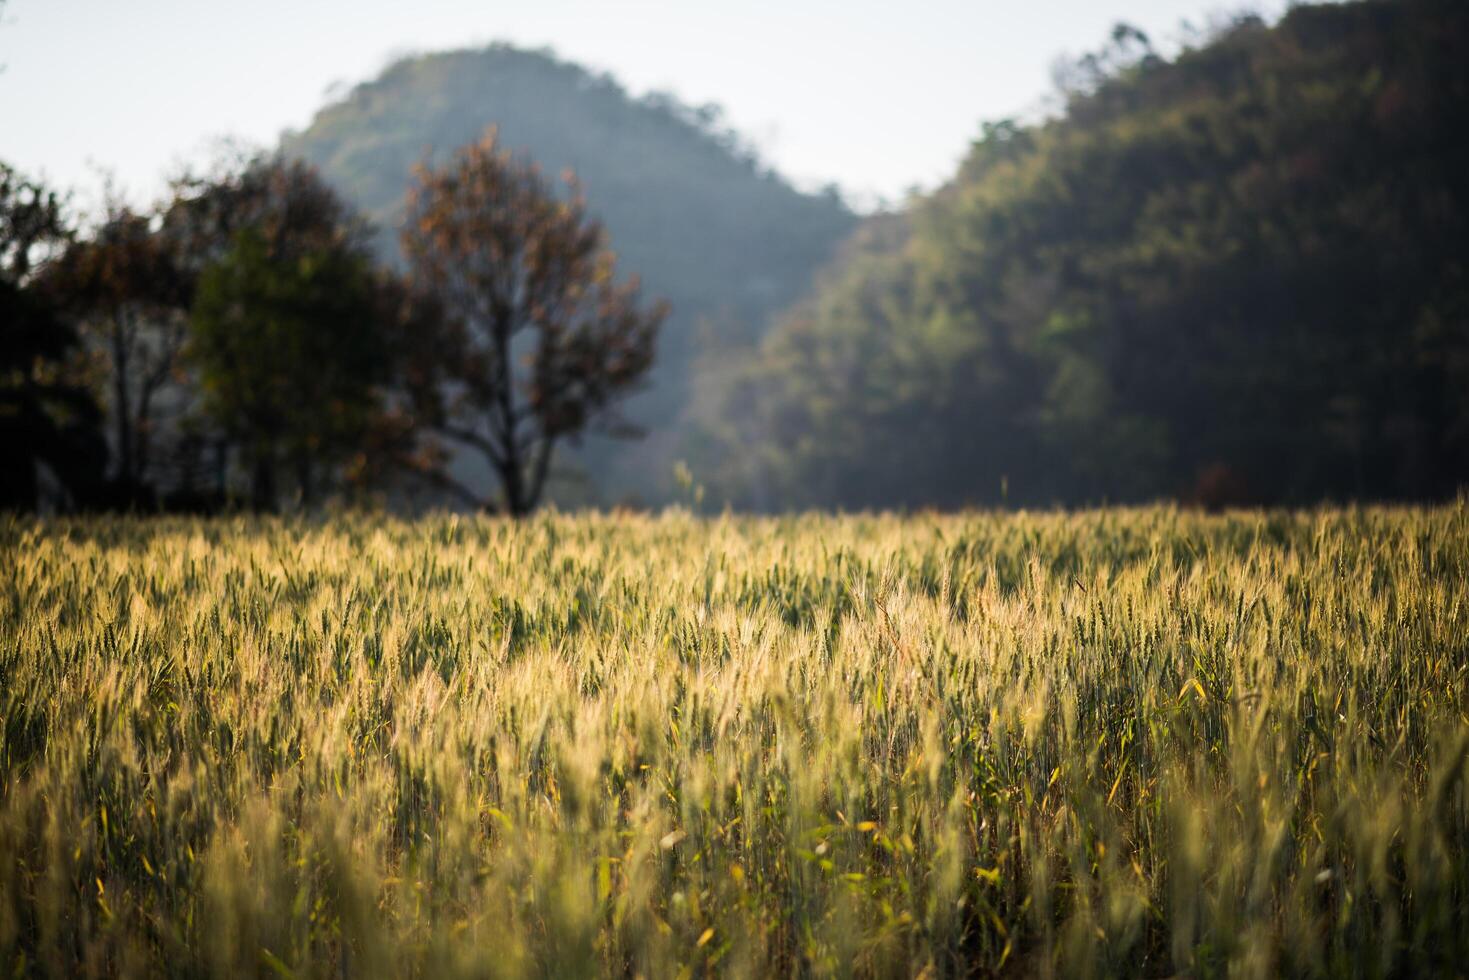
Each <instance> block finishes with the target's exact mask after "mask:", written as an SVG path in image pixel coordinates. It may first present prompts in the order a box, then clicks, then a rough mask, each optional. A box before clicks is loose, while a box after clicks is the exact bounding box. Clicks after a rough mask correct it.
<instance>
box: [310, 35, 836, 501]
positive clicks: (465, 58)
mask: <svg viewBox="0 0 1469 980" xmlns="http://www.w3.org/2000/svg"><path fill="white" fill-rule="evenodd" d="M491 124H493V125H495V126H496V127H497V132H498V133H499V137H500V142H501V144H502V145H504V146H506V147H510V148H513V149H514V150H515V151H516V152H523V153H525V154H526V155H527V156H528V157H530V158H531V159H534V160H535V161H536V162H538V163H539V164H540V165H541V166H542V168H543V171H544V172H545V173H546V174H548V175H552V176H554V175H556V174H559V173H561V172H562V170H563V169H565V168H570V169H571V170H572V171H574V172H575V173H576V175H577V178H578V180H579V182H580V185H581V187H582V189H583V191H584V193H585V197H586V201H587V208H588V211H589V213H591V214H593V215H594V216H595V217H596V218H597V219H598V220H599V221H600V222H601V223H602V225H603V227H604V229H605V230H606V233H607V235H608V238H609V239H610V240H611V241H612V242H614V243H616V248H617V255H618V261H619V264H620V265H621V266H622V267H623V268H627V269H635V270H637V272H638V273H639V275H640V277H641V279H642V282H643V287H644V289H645V290H646V291H647V292H648V294H649V295H656V296H661V297H664V298H666V299H667V300H668V301H669V303H670V313H669V316H668V318H667V319H666V320H665V321H664V323H663V325H662V328H661V329H660V331H659V339H658V357H657V361H656V362H655V363H654V365H653V367H652V368H651V369H650V370H649V371H648V373H647V374H646V375H645V378H644V382H645V383H644V384H643V385H642V386H641V387H640V390H639V391H638V392H637V393H636V394H635V395H633V396H631V397H629V398H628V399H627V400H626V401H624V402H623V403H622V405H621V407H620V411H621V413H622V414H623V415H624V416H625V417H626V418H627V419H628V420H629V421H630V422H632V423H633V424H635V425H637V426H638V427H639V428H641V429H642V430H644V432H645V433H646V435H645V438H643V439H642V440H640V441H639V442H637V443H636V444H627V443H625V442H623V441H621V440H616V439H611V438H603V437H602V436H600V435H599V434H597V433H596V432H588V433H587V435H586V437H585V438H584V439H583V440H582V444H581V445H580V446H578V447H576V448H571V447H569V446H563V447H561V448H559V449H558V450H557V456H556V467H555V469H556V473H555V475H554V476H553V477H552V484H551V487H550V488H549V489H548V491H547V495H548V496H556V497H557V498H558V499H562V500H594V499H601V500H603V501H606V502H611V501H614V500H619V499H624V498H627V497H636V498H639V499H642V500H646V501H657V500H660V499H661V500H667V499H670V497H671V495H672V494H673V492H674V490H675V489H676V488H675V486H674V484H673V481H672V479H671V473H672V468H673V463H674V461H675V459H676V458H677V454H676V445H677V440H676V435H677V433H679V432H681V431H683V430H684V428H685V427H686V425H685V420H684V409H685V407H686V406H687V405H688V403H689V399H690V396H691V394H692V393H693V392H694V391H695V390H697V389H698V388H699V387H700V386H701V385H703V384H704V383H705V379H704V378H703V377H701V376H700V369H701V367H705V366H713V365H717V364H719V363H721V362H723V361H726V360H728V358H729V356H730V353H731V352H732V351H741V350H743V349H745V348H746V347H748V346H750V345H752V344H754V343H756V342H757V341H758V340H759V338H760V337H761V336H763V335H764V334H765V332H766V330H767V329H768V327H769V324H770V321H771V319H772V317H773V316H774V315H775V314H777V313H778V312H780V311H782V310H784V309H785V308H786V307H788V306H789V305H790V304H791V303H793V302H794V301H795V300H797V299H798V298H800V296H801V295H802V294H803V293H804V292H805V291H806V289H807V288H808V286H809V284H810V282H811V277H812V274H813V273H814V271H815V270H816V269H817V268H818V267H819V266H820V265H821V264H823V263H825V262H826V261H827V260H828V259H829V257H830V256H831V253H832V251H833V250H834V249H835V247H836V246H837V244H838V243H839V242H840V241H841V239H842V238H843V237H844V236H845V235H846V234H847V233H849V232H850V231H851V229H852V228H853V226H854V225H855V220H856V219H855V217H854V216H853V215H852V213H851V211H850V210H848V208H847V207H846V206H845V205H844V204H843V203H842V200H841V198H840V197H839V196H838V195H836V194H835V193H834V192H830V191H827V192H815V193H807V192H803V191H800V190H798V189H796V188H794V187H792V186H791V185H790V183H789V182H788V181H786V180H785V179H783V178H782V177H781V176H780V175H779V174H776V173H774V172H772V171H771V170H769V169H768V168H767V167H765V166H764V165H763V164H762V163H761V161H760V160H759V159H758V157H757V156H756V154H755V153H754V152H753V151H752V150H751V149H750V147H749V146H748V145H747V144H746V143H745V142H744V141H743V140H741V138H740V137H739V136H738V135H737V134H735V133H733V132H732V131H730V130H729V129H728V128H727V126H726V125H725V124H724V123H723V122H722V120H721V117H720V113H719V111H718V109H717V108H716V107H712V106H704V107H694V106H688V105H684V104H682V103H680V102H679V101H678V100H676V99H674V98H672V97H670V96H667V95H660V94H656V93H655V94H651V95H647V96H644V97H635V96H633V95H632V94H630V93H629V92H627V91H626V90H625V89H624V88H622V87H621V86H620V85H619V84H618V83H617V82H616V80H614V79H612V78H610V77H608V76H605V75H600V74H597V73H595V72H591V71H588V70H587V69H585V68H582V67H580V66H578V65H575V64H572V63H569V62H566V61H563V60H560V59H558V58H557V57H555V56H554V55H553V54H552V53H550V52H548V51H528V50H521V49H517V48H514V47H511V46H508V45H504V44H495V45H491V46H488V47H485V48H479V49H473V50H461V51H449V52H442V53H435V54H427V55H421V56H413V57H408V58H404V59H402V60H399V61H397V62H395V63H393V64H392V65H390V66H388V67H387V68H385V69H384V70H383V72H382V73H381V75H380V76H379V77H377V78H374V79H372V80H370V81H366V82H364V83H362V84H361V85H358V86H355V87H354V88H352V89H351V90H349V91H347V92H344V93H343V94H342V95H341V96H340V98H337V99H335V100H333V101H332V102H331V103H330V104H329V105H327V106H325V107H323V108H322V110H321V111H320V112H319V113H317V115H316V117H315V118H314V119H313V120H312V121H311V123H310V125H309V126H308V127H307V128H305V129H304V130H302V131H300V132H297V133H291V134H287V135H286V136H285V137H283V139H282V142H281V146H282V149H283V150H284V151H285V152H287V153H290V154H292V155H295V156H299V157H301V158H303V159H306V160H309V161H311V162H312V163H314V164H316V165H317V166H319V167H320V168H321V173H322V174H323V176H324V177H325V178H326V179H327V180H329V181H330V182H331V183H332V185H333V186H334V187H336V188H337V189H338V190H339V191H341V193H342V194H343V195H345V196H346V198H347V199H348V200H349V201H351V202H352V203H353V204H354V205H355V206H356V207H357V208H359V209H360V210H361V211H362V212H363V213H364V214H365V215H366V216H367V217H368V218H369V219H370V220H372V222H373V223H374V224H375V225H376V227H377V228H378V229H379V232H378V235H377V238H376V244H377V248H378V253H379V255H380V256H381V257H382V258H383V259H385V260H389V261H392V262H394V263H401V261H402V254H401V250H400V249H399V247H398V240H397V237H396V230H397V229H398V228H400V227H401V225H402V221H403V204H404V193H403V192H404V187H405V183H406V181H407V179H408V174H409V171H410V169H411V167H412V166H413V164H414V163H415V162H416V161H418V160H419V159H420V158H421V157H422V155H423V153H424V148H425V147H432V148H434V157H433V159H434V161H435V162H438V163H443V162H445V161H446V160H447V158H448V155H449V153H450V151H451V150H452V149H453V148H455V147H459V146H462V145H464V144H466V143H471V142H474V141H476V140H478V139H479V137H480V135H481V134H482V133H483V132H484V130H485V127H486V126H488V125H491ZM455 448H457V447H455ZM475 455H476V454H465V453H462V452H457V453H455V456H456V460H455V466H454V469H455V472H456V474H457V475H458V476H459V477H460V478H461V480H462V481H463V482H466V483H469V484H470V485H471V486H472V489H473V491H474V493H475V494H476V495H477V496H480V497H484V496H486V495H488V494H489V492H490V487H491V484H492V482H493V474H491V473H488V472H481V469H482V468H481V467H479V466H477V465H476V464H477V462H478V461H477V460H476V459H474V456H475ZM572 473H576V474H578V475H580V476H582V477H583V479H582V481H581V483H580V485H572V484H571V483H570V481H569V480H567V479H566V477H567V476H569V475H571V474H572ZM586 486H589V487H595V492H592V491H587V490H583V489H581V487H586Z"/></svg>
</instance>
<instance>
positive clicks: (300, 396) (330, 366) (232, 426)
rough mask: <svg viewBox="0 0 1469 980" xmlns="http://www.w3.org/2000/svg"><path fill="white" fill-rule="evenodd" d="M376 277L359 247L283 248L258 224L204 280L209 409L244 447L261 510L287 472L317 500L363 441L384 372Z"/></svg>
mask: <svg viewBox="0 0 1469 980" xmlns="http://www.w3.org/2000/svg"><path fill="white" fill-rule="evenodd" d="M372 284H373V280H372V275H371V266H370V263H369V261H368V259H367V257H366V255H365V254H364V253H362V252H361V251H360V250H357V249H353V248H350V247H346V246H345V245H339V246H337V247H329V248H322V249H319V250H307V251H304V252H297V251H296V250H294V249H293V250H292V254H287V255H282V254H280V253H279V252H275V251H272V249H271V247H270V242H269V240H268V239H267V237H266V235H265V234H264V233H262V232H261V231H259V230H256V229H254V228H246V229H243V230H241V231H239V232H238V233H236V235H235V241H234V244H233V245H232V246H231V248H230V249H229V251H227V252H226V253H225V254H224V255H223V256H221V257H220V259H219V260H218V261H216V262H215V263H213V264H211V265H210V266H209V267H208V268H206V269H205V270H204V273H203V275H202V276H201V277H200V281H199V287H198V298H197V299H196V301H195V304H194V314H193V346H192V351H191V356H192V358H193V361H194V363H195V364H196V365H197V367H198V370H199V378H200V383H201V386H202V389H203V407H204V411H205V412H206V413H207V415H208V417H209V418H210V419H211V420H212V421H213V422H214V423H215V424H216V425H217V426H218V427H219V428H220V429H221V430H222V431H223V432H224V433H225V434H226V435H227V436H228V438H229V439H230V441H231V442H232V443H233V444H234V445H235V446H237V447H238V448H239V450H240V451H241V452H242V454H243V457H244V462H245V466H246V469H247V470H248V472H249V473H250V496H251V501H252V503H253V505H254V506H255V507H256V508H259V509H271V508H274V507H275V506H277V504H278V502H279V499H280V494H281V490H282V486H281V479H280V472H281V470H282V469H283V468H284V469H286V470H287V471H288V472H289V473H290V474H291V476H292V477H293V478H294V482H295V488H296V491H297V493H298V494H299V495H300V497H301V499H302V501H303V503H309V502H311V500H312V499H313V498H314V496H315V494H316V492H317V491H318V489H319V488H320V485H321V483H322V481H323V480H324V479H326V478H327V477H328V476H329V475H330V474H331V473H332V468H333V467H334V466H335V465H338V464H340V463H341V462H342V461H343V460H344V459H346V458H349V457H350V456H351V455H352V454H353V453H354V452H355V451H356V449H357V448H358V446H359V445H360V443H361V441H362V440H363V439H364V438H365V435H366V432H367V431H368V429H369V427H370V424H371V420H372V417H373V415H374V413H375V410H376V408H377V405H378V392H377V385H378V384H379V383H380V382H381V381H382V380H383V379H384V376H385V372H386V368H385V364H384V358H385V350H384V345H383V343H382V338H381V336H380V334H379V330H378V324H377V321H376V320H375V318H374V315H373V314H374V305H373V293H372Z"/></svg>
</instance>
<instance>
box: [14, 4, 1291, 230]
mask: <svg viewBox="0 0 1469 980" xmlns="http://www.w3.org/2000/svg"><path fill="white" fill-rule="evenodd" d="M1249 6H1250V8H1251V9H1254V10H1256V11H1258V12H1260V13H1263V14H1265V15H1266V16H1271V17H1273V16H1274V15H1276V14H1278V13H1279V12H1280V11H1281V10H1282V9H1283V7H1284V6H1285V0H1259V2H1256V3H1252V4H1249ZM1243 7H1244V4H1240V3H1228V2H1223V3H1221V2H1219V0H967V2H966V0H909V2H905V3H899V2H891V0H887V2H878V0H844V2H828V0H725V2H720V3H711V2H706V0H617V2H611V0H529V2H513V3H512V2H507V0H249V2H241V0H9V2H7V3H4V6H3V8H0V66H3V70H0V160H5V161H6V162H9V163H11V164H12V165H15V166H17V167H19V168H21V169H22V170H24V171H25V172H27V173H29V174H31V175H34V176H41V177H44V178H45V179H47V180H48V181H50V182H51V183H54V184H57V185H59V186H61V187H65V188H71V189H74V190H75V191H77V192H78V200H79V201H80V202H85V201H86V200H87V199H89V198H90V197H91V196H92V195H93V194H95V189H96V188H97V187H98V186H99V185H100V178H99V168H100V169H106V170H109V171H111V172H113V173H114V174H115V175H116V177H117V179H118V181H119V183H120V185H121V187H122V188H123V190H124V191H126V192H128V193H129V195H130V196H132V197H134V198H135V199H146V198H148V197H150V196H152V195H153V194H155V193H157V191H158V190H159V189H160V188H161V186H162V178H163V176H164V174H165V173H166V172H168V171H169V170H170V169H171V168H174V167H176V166H177V165H179V164H181V163H184V162H188V161H197V160H201V159H204V158H206V157H207V156H208V154H209V151H210V148H211V147H212V146H213V144H214V142H215V141H217V140H218V139H219V138H221V137H235V138H243V139H244V140H246V141H249V142H252V143H257V144H261V145H269V144H271V143H273V142H274V141H275V139H276V138H277V137H278V136H279V134H280V132H281V131H282V130H283V129H286V128H301V127H304V126H305V125H306V124H307V123H308V122H309V121H310V119H311V117H312V114H313V113H314V112H315V111H316V110H317V109H318V108H320V107H321V106H322V105H323V104H324V103H325V102H326V101H328V92H329V90H331V89H332V87H333V86H340V85H342V84H344V83H345V84H347V85H351V84H355V83H356V82H359V81H363V80H366V79H368V78H370V77H372V76H373V75H375V74H376V73H377V72H378V70H380V69H381V68H382V67H383V66H384V65H386V64H387V63H388V62H389V61H390V60H391V59H392V58H393V57H394V56H395V55H398V54H402V53H404V52H407V51H432V50H443V49H449V48H457V47H466V46H477V45H483V44H486V43H489V42H491V41H499V40H503V41H509V42H512V43H514V44H518V45H522V46H527V47H541V46H549V47H551V48H553V49H554V50H555V51H556V52H557V54H559V55H560V56H561V57H563V58H566V59H568V60H572V61H577V62H580V63H582V64H584V65H587V66H589V67H591V68H594V69H598V70H605V71H609V72H611V73H612V74H613V75H614V76H615V77H616V78H617V79H618V80H619V81H621V82H622V84H623V85H624V86H626V87H627V88H628V89H629V90H631V91H632V92H633V93H634V94H642V93H644V92H647V91H649V90H652V89H663V90H667V91H672V92H673V93H675V94H676V95H678V96H679V97H680V98H681V99H683V100H684V101H686V102H690V103H693V104H699V103H704V102H717V103H719V104H721V105H722V106H724V108H725V110H726V113H727V116H726V118H727V120H728V121H729V123H730V124H732V125H733V126H735V127H736V128H737V129H739V130H740V131H741V132H743V133H744V134H745V136H746V137H747V138H749V139H750V140H751V141H752V142H753V143H754V144H755V145H756V146H757V147H758V149H759V150H760V152H761V155H762V157H763V158H764V159H765V160H766V161H768V162H770V163H772V164H773V165H774V166H775V167H776V168H777V169H778V170H780V171H781V172H782V173H784V174H786V175H787V176H789V177H790V178H792V179H793V180H795V181H797V182H798V183H800V184H801V185H803V186H814V185H819V184H824V183H827V182H835V183H836V184H838V185H839V186H840V187H841V188H842V189H843V190H844V191H845V192H847V193H848V194H849V195H850V196H852V197H853V198H854V199H855V200H856V201H858V202H864V201H865V202H869V203H870V202H871V201H872V200H873V199H875V198H876V197H878V196H885V197H887V198H889V199H891V200H897V199H900V198H901V197H902V195H903V194H904V192H905V191H906V190H907V189H908V188H910V187H915V186H917V187H930V186H932V185H933V184H935V183H937V182H938V181H939V180H941V179H943V178H944V177H946V176H947V175H948V174H950V173H951V172H952V171H953V169H954V166H955V164H956V163H957V162H958V160H959V158H960V157H961V156H962V154H963V152H964V150H965V148H966V147H967V145H968V144H969V142H970V140H972V139H973V138H974V136H975V135H976V134H977V133H978V132H979V125H980V122H981V121H982V120H987V119H997V118H1001V117H1004V116H1009V115H1017V114H1034V113H1035V112H1036V111H1037V109H1038V108H1039V106H1040V105H1041V100H1042V99H1043V98H1044V97H1045V96H1046V95H1047V93H1048V92H1049V91H1050V89H1051V83H1050V71H1051V66H1052V64H1053V63H1054V62H1055V60H1056V58H1057V57H1058V56H1059V55H1063V54H1072V55H1075V54H1080V53H1083V52H1085V51H1088V50H1092V49H1094V48H1096V47H1098V46H1100V45H1101V44H1102V43H1103V42H1104V40H1105V39H1106V36H1107V33H1108V32H1109V30H1110V28H1111V26H1112V24H1114V23H1115V22H1117V21H1118V20H1126V21H1128V22H1129V23H1132V24H1135V25H1136V26H1138V27H1140V28H1142V29H1143V30H1144V31H1146V32H1147V33H1148V34H1150V35H1151V36H1152V37H1153V39H1154V42H1155V44H1157V45H1158V46H1159V47H1160V48H1162V49H1163V50H1165V51H1166V50H1168V49H1170V48H1171V47H1172V46H1173V44H1174V43H1176V41H1177V39H1178V38H1179V37H1180V36H1181V31H1180V25H1181V24H1182V23H1183V22H1184V21H1190V22H1192V23H1193V24H1195V25H1199V26H1202V25H1204V24H1206V23H1207V22H1208V21H1209V19H1210V17H1211V16H1217V15H1220V14H1221V13H1224V12H1229V11H1235V10H1239V9H1243Z"/></svg>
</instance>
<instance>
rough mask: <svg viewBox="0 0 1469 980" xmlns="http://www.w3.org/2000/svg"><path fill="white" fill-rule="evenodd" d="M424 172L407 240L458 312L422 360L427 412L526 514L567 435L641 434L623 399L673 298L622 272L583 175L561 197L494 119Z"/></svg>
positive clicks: (414, 262) (419, 172)
mask: <svg viewBox="0 0 1469 980" xmlns="http://www.w3.org/2000/svg"><path fill="white" fill-rule="evenodd" d="M415 174H416V177H417V183H416V184H415V185H414V186H413V187H412V188H411V189H410V191H409V197H408V218H407V222H406V224H405V226H404V229H403V234H402V243H403V252H404V254H405V255H406V256H407V259H408V265H409V270H410V277H411V279H412V281H413V286H414V288H416V289H420V290H422V291H425V292H428V293H431V294H433V295H435V296H437V297H438V299H439V301H440V302H441V303H442V304H443V306H444V309H445V312H446V313H447V314H448V318H447V319H446V320H445V321H444V323H445V327H444V329H445V331H446V333H445V335H443V336H441V337H439V338H437V342H436V343H433V344H426V345H425V347H426V349H431V350H433V351H434V354H433V365H432V367H433V370H430V371H421V372H418V376H419V377H420V379H421V383H420V384H419V385H418V386H417V389H416V396H417V401H418V404H419V410H420V412H421V413H422V416H423V421H424V422H425V423H426V424H427V425H428V426H430V427H431V428H433V429H434V430H435V431H437V432H439V433H442V434H443V435H444V436H446V437H448V438H450V439H453V440H455V441H457V442H459V443H461V444H463V445H466V446H470V447H473V448H474V449H476V450H478V451H479V452H480V453H482V454H483V455H484V457H485V458H486V459H487V460H488V461H489V463H490V465H491V467H492V468H493V469H494V471H495V472H496V474H497V475H498V476H499V480H500V486H501V491H502V500H503V506H504V509H505V510H506V511H507V512H509V513H510V514H512V515H516V516H519V515H522V514H525V513H528V512H529V511H531V510H532V509H534V507H535V506H536V504H537V503H538V502H539V501H540V498H541V495H542V493H543V491H544V490H545V485H546V476H547V473H548V472H549V470H550V465H551V458H552V454H553V453H554V451H555V448H556V446H557V444H558V443H560V442H562V441H567V440H576V439H577V438H579V436H580V435H581V433H582V432H583V431H584V430H585V429H586V428H587V427H588V426H591V425H595V426H598V427H599V428H600V429H602V430H603V431H606V432H609V433H611V434H614V435H628V434H632V430H631V428H630V427H629V426H627V425H626V424H625V423H623V422H622V421H621V420H620V419H619V418H618V417H617V415H616V414H615V411H614V409H615V406H616V403H617V402H618V400H619V399H621V398H622V397H624V396H626V395H627V394H628V393H630V392H631V391H632V390H634V389H635V388H636V386H637V385H638V383H639V382H640V381H641V379H642V378H643V376H644V375H645V374H646V372H647V371H648V369H649V367H651V366H652V363H653V350H654V344H655V341H656V338H657V333H658V328H659V326H660V324H661V323H662V321H663V319H664V317H665V316H666V315H667V304H665V303H663V302H661V301H660V302H655V303H652V304H651V305H647V306H644V305H643V304H642V303H641V302H640V298H639V288H638V281H637V279H636V277H634V278H631V279H629V280H627V281H625V282H622V283H619V282H617V281H616V278H615V268H614V265H615V259H614V256H613V253H612V252H611V251H610V250H609V249H608V248H607V245H606V240H605V236H604V234H603V231H602V226H601V224H600V223H599V222H598V221H596V220H595V219H593V218H591V217H590V216H589V215H588V214H587V211H586V205H585V202H584V200H583V199H582V197H581V195H580V192H579V188H578V186H577V184H576V181H575V178H574V177H573V176H571V175H570V174H568V175H567V176H566V177H565V183H566V193H565V194H563V195H558V194H557V193H556V191H555V189H554V188H553V186H552V185H551V184H550V183H549V182H548V181H547V180H546V179H545V178H544V177H543V176H542V175H541V173H540V171H539V170H538V169H537V168H536V167H535V166H534V165H533V164H531V163H529V162H527V161H524V160H522V159H518V158H516V157H515V156H514V155H512V154H511V153H510V152H509V151H507V150H505V149H503V148H502V147H501V146H500V145H499V143H498V141H497V139H496V135H495V131H494V130H493V129H491V130H489V131H488V132H487V133H486V134H485V136H484V138H483V139H482V140H481V141H479V142H478V143H474V144H471V145H469V146H466V147H463V148H462V149H460V150H459V151H458V152H457V153H456V154H455V155H454V156H453V158H452V159H451V160H450V161H449V162H448V163H447V164H446V165H444V166H443V167H442V168H439V169H434V168H432V167H430V166H428V165H427V164H425V165H423V166H420V167H418V168H417V169H416V171H415ZM478 503H479V505H480V506H485V507H488V506H491V504H490V502H489V501H486V500H483V499H480V500H479V501H478Z"/></svg>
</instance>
